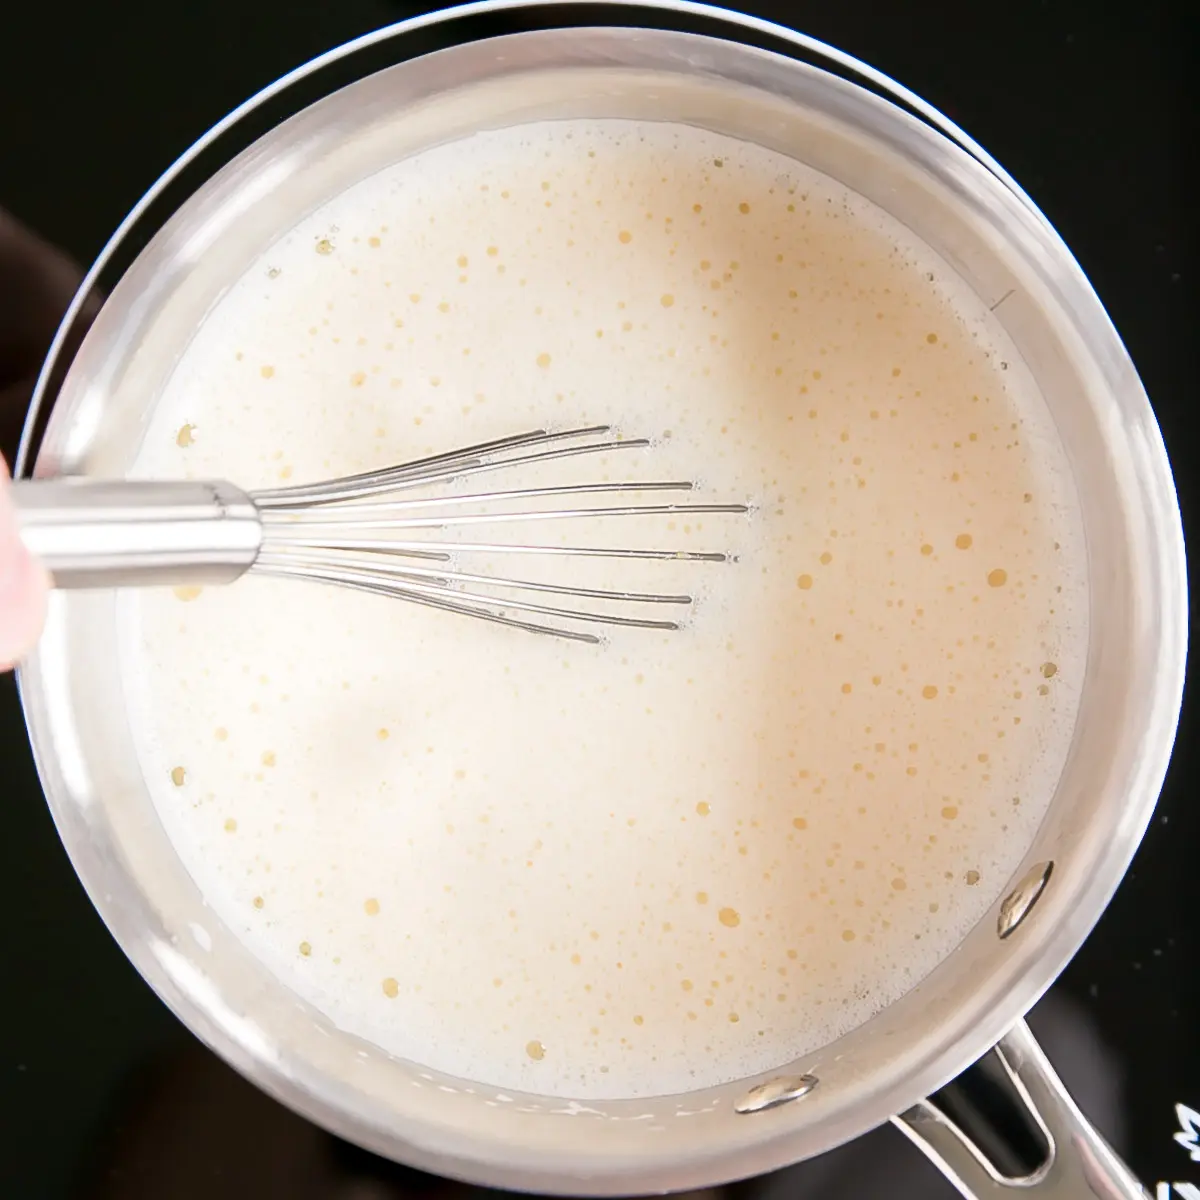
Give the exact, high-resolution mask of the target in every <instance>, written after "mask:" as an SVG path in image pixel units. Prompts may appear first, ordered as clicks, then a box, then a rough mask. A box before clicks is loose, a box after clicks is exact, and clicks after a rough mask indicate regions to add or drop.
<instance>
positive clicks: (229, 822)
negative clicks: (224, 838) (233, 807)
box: [225, 817, 237, 833]
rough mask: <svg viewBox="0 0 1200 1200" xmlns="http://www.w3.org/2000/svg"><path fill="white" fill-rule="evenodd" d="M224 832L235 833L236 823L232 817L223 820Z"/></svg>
mask: <svg viewBox="0 0 1200 1200" xmlns="http://www.w3.org/2000/svg"><path fill="white" fill-rule="evenodd" d="M225 832H226V833H237V822H236V821H235V820H234V819H233V818H232V817H226V819H225Z"/></svg>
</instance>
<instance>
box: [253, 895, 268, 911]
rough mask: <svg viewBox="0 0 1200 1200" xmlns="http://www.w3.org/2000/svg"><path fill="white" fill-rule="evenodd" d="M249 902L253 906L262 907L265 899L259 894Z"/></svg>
mask: <svg viewBox="0 0 1200 1200" xmlns="http://www.w3.org/2000/svg"><path fill="white" fill-rule="evenodd" d="M251 903H252V904H253V905H254V907H255V908H262V906H263V905H264V904H265V903H266V901H265V900H264V899H263V898H262V897H261V896H255V897H254V899H253V900H252V901H251Z"/></svg>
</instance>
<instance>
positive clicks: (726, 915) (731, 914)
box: [717, 908, 742, 929]
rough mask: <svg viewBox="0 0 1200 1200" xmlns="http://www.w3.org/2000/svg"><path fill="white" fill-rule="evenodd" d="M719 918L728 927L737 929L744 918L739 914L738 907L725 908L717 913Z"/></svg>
mask: <svg viewBox="0 0 1200 1200" xmlns="http://www.w3.org/2000/svg"><path fill="white" fill-rule="evenodd" d="M717 920H718V921H720V922H721V924H722V925H724V926H725V927H726V928H727V929H736V928H737V927H738V926H739V925H740V924H741V923H742V918H741V916H740V915H739V914H738V910H737V909H736V908H723V909H721V911H720V912H719V913H717Z"/></svg>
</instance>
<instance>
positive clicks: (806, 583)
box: [796, 575, 813, 592]
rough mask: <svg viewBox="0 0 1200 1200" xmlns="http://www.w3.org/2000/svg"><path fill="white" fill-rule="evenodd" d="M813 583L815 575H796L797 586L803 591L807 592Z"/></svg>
mask: <svg viewBox="0 0 1200 1200" xmlns="http://www.w3.org/2000/svg"><path fill="white" fill-rule="evenodd" d="M812 585H813V577H812V576H811V575H798V576H797V577H796V586H797V587H798V588H799V589H800V590H801V591H802V592H807V591H808V589H809V588H811V587H812Z"/></svg>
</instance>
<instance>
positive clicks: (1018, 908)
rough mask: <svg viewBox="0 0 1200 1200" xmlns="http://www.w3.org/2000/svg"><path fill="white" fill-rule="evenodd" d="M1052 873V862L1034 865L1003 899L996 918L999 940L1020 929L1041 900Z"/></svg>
mask: <svg viewBox="0 0 1200 1200" xmlns="http://www.w3.org/2000/svg"><path fill="white" fill-rule="evenodd" d="M1053 871H1054V864H1053V863H1052V862H1044V863H1034V864H1033V866H1032V867H1030V868H1029V871H1028V872H1027V873H1026V875H1025V878H1024V879H1022V880H1021V882H1020V883H1018V884H1017V886H1016V887H1015V888H1013V890H1012V891H1011V892H1009V893H1008V895H1007V896H1005V897H1004V899H1003V901H1002V902H1001V904H1000V915H999V916H998V917H997V918H996V933H997V935H998V936H999V937H1000V938H1006V937H1011V936H1012V935H1013V934H1014V933H1016V931H1017V929H1018V928H1020V925H1021V922H1022V921H1024V920H1025V918H1026V917H1027V916H1029V914H1030V912H1031V911H1032V909H1033V906H1034V905H1035V904H1036V903H1037V902H1038V901H1039V900H1040V899H1041V897H1042V893H1043V892H1044V891H1045V890H1046V885H1047V884H1048V883H1049V882H1050V875H1051V873H1052V872H1053Z"/></svg>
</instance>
